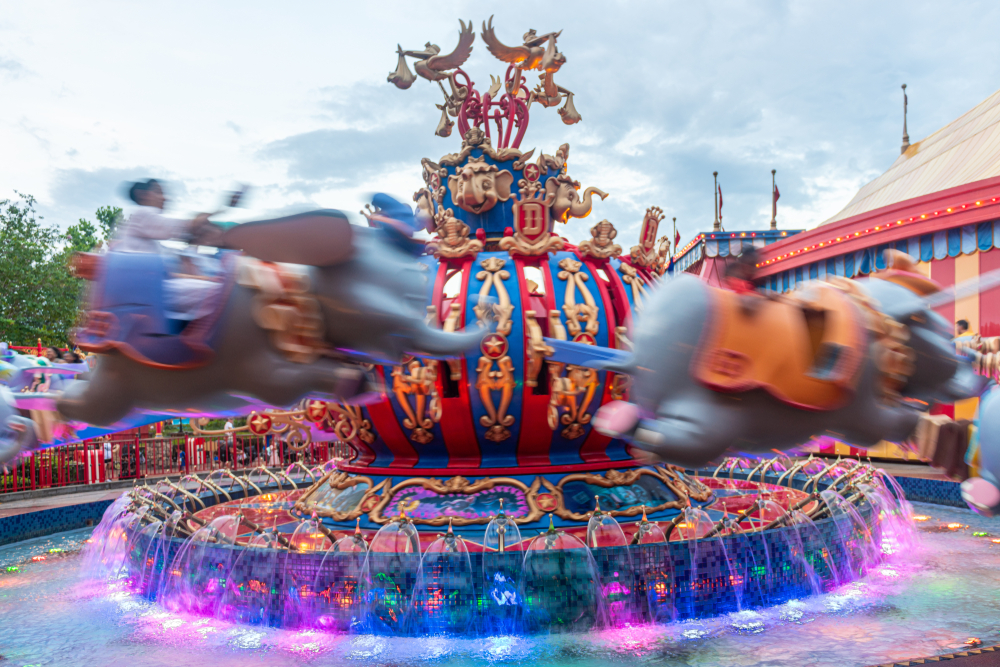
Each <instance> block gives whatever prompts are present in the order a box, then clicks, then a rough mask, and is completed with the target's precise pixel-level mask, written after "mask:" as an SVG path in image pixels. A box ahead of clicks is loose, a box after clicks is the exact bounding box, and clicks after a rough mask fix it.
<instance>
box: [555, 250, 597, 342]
mask: <svg viewBox="0 0 1000 667" xmlns="http://www.w3.org/2000/svg"><path fill="white" fill-rule="evenodd" d="M559 268H560V269H562V271H560V272H559V280H565V281H566V298H565V299H564V301H563V311H564V312H565V313H566V328H567V329H569V333H570V335H571V336H574V337H576V336H578V335H579V334H580V332H581V331H584V330H585V331H586V332H587V333H588V334H590V335H591V336H595V335H597V332H598V331H599V330H600V327H601V324H600V322H599V321H598V318H597V315H598V312H599V311H598V308H597V302H596V301H595V300H594V295H592V294H591V293H590V290H589V289H587V284H586V281H587V274H586V273H582V272H581V271H580V269H581V268H583V264H582V263H581V262H578V261H577V260H575V259H572V258H570V257H567V258H566V259H563V260H561V261H560V262H559ZM577 290H579V291H580V296H582V297H583V303H577V302H576V292H577ZM580 322H583V323H584V324H585V327H584V328H581V327H580Z"/></svg>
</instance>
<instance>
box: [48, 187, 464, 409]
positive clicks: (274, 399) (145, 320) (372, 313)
mask: <svg viewBox="0 0 1000 667" xmlns="http://www.w3.org/2000/svg"><path fill="white" fill-rule="evenodd" d="M374 203H375V205H376V206H377V207H378V208H379V209H380V213H379V214H377V215H375V216H373V219H374V220H376V221H378V224H379V226H378V227H377V228H374V229H370V228H363V227H357V226H352V225H351V224H349V222H348V220H347V218H346V217H345V216H344V215H343V214H342V213H339V212H337V211H332V210H325V211H316V212H313V213H306V214H301V215H296V216H291V217H288V218H281V219H277V220H269V221H263V222H253V223H244V224H240V225H236V226H233V227H231V228H230V229H228V230H226V231H225V232H221V233H218V232H217V233H215V238H214V239H211V244H212V245H216V246H218V247H220V248H228V249H232V250H241V251H242V253H236V252H229V253H223V262H222V264H223V267H224V270H223V271H222V276H221V278H217V279H216V280H218V282H219V283H220V289H219V290H218V297H217V298H218V304H217V305H216V306H215V307H214V308H212V309H210V310H212V312H211V313H210V314H209V315H206V316H204V317H202V318H201V319H198V320H195V321H192V322H190V323H187V324H186V325H185V324H184V323H182V322H178V321H175V320H170V319H167V317H166V316H165V314H164V296H163V280H164V278H166V277H167V276H169V275H173V276H177V274H178V273H184V272H185V269H184V268H183V267H177V266H169V260H170V259H172V258H169V257H167V258H165V257H164V256H161V255H157V254H148V253H125V252H113V251H112V252H109V253H106V254H103V255H95V256H90V258H91V260H90V262H89V265H88V264H87V263H86V262H85V263H83V265H82V266H83V268H82V270H81V273H82V274H83V275H84V276H85V277H89V278H90V279H91V280H92V281H93V282H92V284H91V292H90V303H89V312H88V318H87V324H86V327H85V328H84V329H83V330H82V331H80V332H79V333H78V336H77V343H78V344H79V346H80V347H81V348H82V349H84V350H85V351H88V352H95V353H98V354H99V355H100V356H99V359H98V362H97V365H96V367H95V369H94V371H93V372H92V373H91V374H90V376H89V378H88V379H87V380H78V381H76V382H74V383H71V384H70V386H69V387H68V388H67V389H66V391H65V392H64V394H63V396H62V397H61V398H60V399H59V401H58V402H57V406H58V409H59V412H60V413H61V414H62V415H63V416H64V417H65V418H67V419H70V420H75V421H80V422H87V423H90V424H95V425H108V424H112V423H114V422H116V421H118V420H120V419H122V418H123V417H124V416H125V415H126V414H128V413H129V412H130V411H132V410H133V409H142V410H146V411H159V410H186V409H187V410H198V411H204V410H213V409H227V408H230V407H232V405H233V404H234V403H236V402H239V401H240V400H245V399H247V398H250V399H257V400H259V401H263V402H264V403H266V404H269V405H272V406H276V407H286V406H290V405H292V404H293V403H295V402H296V401H298V400H299V399H302V398H304V397H306V396H310V395H314V396H317V397H320V398H323V397H325V398H327V400H338V401H345V402H346V401H350V400H352V399H358V398H359V397H360V396H361V395H362V394H364V392H365V391H366V388H367V382H366V373H365V369H364V367H363V366H361V365H360V364H363V363H399V362H400V360H401V359H402V357H403V356H404V355H405V354H418V355H428V356H435V355H440V356H457V355H460V354H462V353H463V352H464V351H465V350H466V349H468V348H470V347H472V346H475V345H478V344H479V340H480V338H481V337H482V332H469V333H463V334H449V333H444V332H441V331H439V330H436V329H433V328H430V327H429V326H427V324H425V322H424V318H425V317H426V295H427V288H426V278H425V277H424V275H423V273H422V272H421V270H420V268H419V266H418V264H417V263H416V262H415V261H414V257H413V254H414V252H413V250H412V248H413V247H414V246H419V244H415V243H414V242H413V241H412V240H411V239H410V238H409V234H410V233H411V232H412V230H413V228H414V223H413V216H412V213H411V211H410V209H409V207H407V206H405V205H403V204H400V203H398V202H395V201H394V200H392V199H390V198H388V197H386V196H384V195H376V197H375V200H374ZM199 241H200V242H201V243H202V244H205V243H207V242H208V241H206V240H205V239H204V238H203V239H200V240H199ZM187 277H197V276H187ZM182 327H183V328H182Z"/></svg>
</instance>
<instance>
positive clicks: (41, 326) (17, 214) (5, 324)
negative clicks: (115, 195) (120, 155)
mask: <svg viewBox="0 0 1000 667" xmlns="http://www.w3.org/2000/svg"><path fill="white" fill-rule="evenodd" d="M17 195H18V199H17V200H10V199H5V200H3V201H0V340H2V341H5V342H8V343H12V344H14V345H34V344H35V343H36V342H37V341H38V339H39V338H40V339H41V340H42V345H58V346H66V345H68V344H69V342H70V334H71V332H72V329H73V327H74V326H75V324H76V321H77V316H78V312H79V311H78V308H79V306H78V303H79V297H80V293H81V291H82V289H83V281H82V280H80V279H78V278H75V277H74V276H73V274H72V272H71V271H70V262H71V260H72V257H73V253H75V252H81V251H87V250H91V249H93V248H94V247H96V246H98V245H100V244H101V243H103V242H104V241H105V240H106V239H107V238H108V235H109V234H110V232H111V231H112V230H113V228H114V224H115V222H116V220H117V218H118V216H119V215H120V213H121V209H119V208H112V207H109V206H104V207H101V208H100V209H98V210H97V220H98V224H97V225H94V224H93V223H91V222H89V221H87V220H83V219H81V220H80V221H79V222H77V223H76V224H74V225H71V226H70V227H69V228H68V229H67V230H66V231H65V232H62V231H60V230H59V229H58V228H57V227H55V226H54V225H46V224H44V223H43V222H41V221H42V217H41V216H38V215H37V214H36V212H35V198H34V197H32V196H30V195H23V194H21V193H17Z"/></svg>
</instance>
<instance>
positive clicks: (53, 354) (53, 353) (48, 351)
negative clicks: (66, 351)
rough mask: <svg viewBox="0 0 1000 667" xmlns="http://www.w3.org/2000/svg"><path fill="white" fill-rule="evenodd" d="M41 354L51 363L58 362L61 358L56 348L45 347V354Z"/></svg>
mask: <svg viewBox="0 0 1000 667" xmlns="http://www.w3.org/2000/svg"><path fill="white" fill-rule="evenodd" d="M42 354H43V355H44V356H45V358H46V359H48V360H49V361H51V362H53V363H54V362H56V361H59V359H61V358H62V353H61V352H59V348H58V347H47V348H45V352H43V353H42Z"/></svg>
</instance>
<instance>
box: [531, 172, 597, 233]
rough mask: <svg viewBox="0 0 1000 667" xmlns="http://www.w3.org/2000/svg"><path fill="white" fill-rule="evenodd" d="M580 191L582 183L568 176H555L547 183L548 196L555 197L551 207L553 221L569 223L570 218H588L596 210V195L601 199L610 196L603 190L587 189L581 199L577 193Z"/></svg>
mask: <svg viewBox="0 0 1000 667" xmlns="http://www.w3.org/2000/svg"><path fill="white" fill-rule="evenodd" d="M579 189H580V182H579V181H574V180H573V179H572V178H570V177H569V176H566V175H561V176H553V177H552V178H549V179H548V180H546V181H545V193H546V195H553V194H554V195H555V200H554V201H553V203H552V207H551V212H552V219H553V220H557V221H559V222H569V219H570V218H586V217H587V216H588V215H590V211H591V209H593V208H594V202H593V196H594V195H595V194H596V195H597V196H598V197H600V198H601V199H604V198H605V197H607V196H608V193H606V192H604V191H603V190H599V189H597V188H587V189H586V190H584V191H583V197H580V195H579V194H578V193H577V191H578V190H579Z"/></svg>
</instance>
